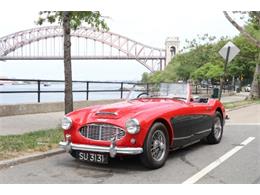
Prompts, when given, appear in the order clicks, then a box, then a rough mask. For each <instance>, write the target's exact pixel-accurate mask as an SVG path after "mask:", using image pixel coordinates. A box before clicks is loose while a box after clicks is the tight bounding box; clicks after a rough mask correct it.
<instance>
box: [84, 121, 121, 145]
mask: <svg viewBox="0 0 260 195" xmlns="http://www.w3.org/2000/svg"><path fill="white" fill-rule="evenodd" d="M79 132H80V134H81V135H83V136H84V137H86V138H89V139H93V140H104V141H110V140H111V139H112V138H114V137H115V136H116V139H117V140H119V139H121V138H122V137H123V136H124V135H125V131H124V130H123V129H121V128H120V127H117V126H114V125H109V124H88V125H86V126H83V127H81V128H80V130H79Z"/></svg>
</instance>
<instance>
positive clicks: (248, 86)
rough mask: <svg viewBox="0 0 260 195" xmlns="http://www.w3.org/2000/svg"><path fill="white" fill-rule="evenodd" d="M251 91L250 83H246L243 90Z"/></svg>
mask: <svg viewBox="0 0 260 195" xmlns="http://www.w3.org/2000/svg"><path fill="white" fill-rule="evenodd" d="M250 91H251V85H250V84H248V85H247V86H246V87H245V92H250Z"/></svg>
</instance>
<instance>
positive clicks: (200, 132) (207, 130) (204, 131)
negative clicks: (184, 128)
mask: <svg viewBox="0 0 260 195" xmlns="http://www.w3.org/2000/svg"><path fill="white" fill-rule="evenodd" d="M209 131H211V129H206V130H203V131H199V132H197V133H195V135H199V134H202V133H206V132H209Z"/></svg>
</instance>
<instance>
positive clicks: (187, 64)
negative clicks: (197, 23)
mask: <svg viewBox="0 0 260 195" xmlns="http://www.w3.org/2000/svg"><path fill="white" fill-rule="evenodd" d="M238 14H239V13H238ZM241 14H242V16H244V15H243V14H244V13H241ZM225 16H226V17H227V18H228V19H230V17H229V15H227V13H226V12H225ZM244 18H246V17H244ZM247 18H248V20H247V21H246V23H245V24H246V25H245V26H244V27H243V28H242V27H239V31H240V34H239V35H238V36H236V37H232V38H230V37H222V38H220V39H216V37H214V36H210V35H208V34H204V35H203V36H199V35H198V37H197V38H194V39H193V40H186V46H185V47H184V48H183V49H182V50H181V51H180V53H179V54H177V55H176V56H175V57H174V58H173V59H172V61H171V62H170V63H169V64H168V65H167V67H166V68H165V70H163V71H157V72H155V73H153V74H148V73H144V74H143V76H142V81H143V82H152V83H154V82H156V83H159V82H176V81H179V80H182V81H188V80H189V81H192V82H193V83H196V84H200V83H202V82H207V81H211V83H216V84H217V83H220V82H221V81H222V78H223V74H224V73H223V72H224V60H223V59H222V57H221V56H220V55H219V53H218V51H219V50H220V49H221V48H222V47H223V46H224V45H225V44H226V43H227V42H228V41H232V42H233V43H234V44H235V45H236V46H237V47H239V49H240V52H239V54H238V55H237V56H236V57H235V58H234V59H233V60H232V61H231V62H230V63H229V64H228V66H227V74H226V82H227V83H229V84H233V83H234V82H236V86H238V87H239V88H240V90H241V87H242V86H244V85H247V84H251V83H252V92H254V96H251V95H250V97H255V98H257V97H258V98H259V97H260V65H259V60H260V12H254V11H252V12H248V17H247ZM231 23H232V24H233V23H234V21H233V20H232V22H231ZM236 28H237V26H236ZM252 81H254V82H252Z"/></svg>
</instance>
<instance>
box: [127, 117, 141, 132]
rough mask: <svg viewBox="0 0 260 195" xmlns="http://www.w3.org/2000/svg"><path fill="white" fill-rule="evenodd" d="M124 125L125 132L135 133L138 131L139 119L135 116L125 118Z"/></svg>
mask: <svg viewBox="0 0 260 195" xmlns="http://www.w3.org/2000/svg"><path fill="white" fill-rule="evenodd" d="M125 126H126V130H127V132H128V133H130V134H135V133H138V132H139V131H140V125H139V121H138V120H137V119H135V118H131V119H129V120H127V121H126V123H125Z"/></svg>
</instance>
